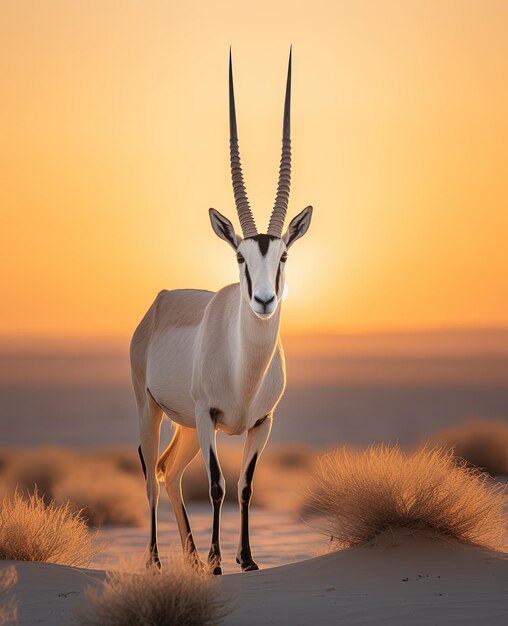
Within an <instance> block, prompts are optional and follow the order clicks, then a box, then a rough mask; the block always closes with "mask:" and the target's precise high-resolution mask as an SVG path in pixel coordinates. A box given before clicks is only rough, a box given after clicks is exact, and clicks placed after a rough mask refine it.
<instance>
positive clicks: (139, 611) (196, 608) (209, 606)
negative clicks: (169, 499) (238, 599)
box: [79, 559, 228, 626]
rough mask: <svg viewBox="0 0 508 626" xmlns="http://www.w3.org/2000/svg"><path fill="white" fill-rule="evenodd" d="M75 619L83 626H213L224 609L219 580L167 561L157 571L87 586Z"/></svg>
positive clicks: (116, 576)
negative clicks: (160, 569)
mask: <svg viewBox="0 0 508 626" xmlns="http://www.w3.org/2000/svg"><path fill="white" fill-rule="evenodd" d="M86 596H87V600H88V603H87V606H86V607H84V608H83V609H82V612H81V615H79V620H80V623H81V624H83V625H86V626H92V625H93V624H97V625H99V624H100V625H101V626H125V624H136V625H137V626H177V625H178V626H216V625H218V624H220V623H221V622H222V619H223V617H224V616H225V615H226V614H227V612H228V610H227V607H226V604H225V603H224V601H223V600H222V599H221V597H220V590H219V585H218V581H217V580H216V579H213V577H212V576H211V575H210V574H208V573H204V572H198V571H196V570H195V569H192V568H191V567H190V566H188V565H185V564H184V563H183V561H182V560H180V559H179V560H178V561H177V560H176V559H172V563H171V564H170V567H168V568H165V569H164V570H163V571H162V572H160V571H159V570H157V569H155V568H148V569H144V571H139V572H136V573H127V572H112V573H108V577H107V579H106V581H105V582H104V583H103V585H102V586H101V587H100V588H99V589H97V588H95V587H94V588H89V589H88V590H87V593H86Z"/></svg>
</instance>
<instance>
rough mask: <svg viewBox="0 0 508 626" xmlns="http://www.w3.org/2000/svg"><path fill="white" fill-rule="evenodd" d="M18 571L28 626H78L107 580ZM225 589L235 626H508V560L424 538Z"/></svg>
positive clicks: (85, 574) (27, 566)
mask: <svg viewBox="0 0 508 626" xmlns="http://www.w3.org/2000/svg"><path fill="white" fill-rule="evenodd" d="M11 564H14V565H15V567H16V570H17V572H18V577H19V580H18V583H17V584H16V586H15V593H16V595H17V598H18V602H19V624H21V625H25V624H26V625H29V624H51V625H56V624H74V623H76V622H75V614H76V613H75V612H76V610H78V608H79V605H80V603H81V602H82V601H83V593H84V590H85V588H86V586H87V585H88V584H97V583H98V581H100V580H101V579H103V577H104V576H105V572H104V571H101V570H84V569H79V568H70V567H66V566H61V565H49V564H44V563H24V562H23V563H22V562H16V563H13V562H9V561H6V562H3V563H1V564H0V568H3V567H6V566H8V565H11ZM221 589H222V592H223V594H224V596H225V597H227V598H230V599H232V600H233V604H234V608H233V611H232V612H231V613H230V614H229V616H228V617H227V618H226V620H225V625H226V626H228V625H229V626H238V624H242V626H251V625H252V626H254V625H259V624H266V625H273V626H277V625H281V626H282V625H284V626H287V625H289V624H291V626H299V625H301V626H310V625H312V626H314V625H316V626H317V625H320V624H323V625H325V624H326V625H328V624H347V625H355V624H376V625H383V624H386V625H391V626H397V625H401V626H402V625H404V626H406V625H413V624H422V625H426V626H428V625H429V624H437V625H442V624H478V625H479V624H481V625H482V626H490V625H495V624H503V625H504V624H506V623H508V559H507V558H506V556H505V555H503V554H501V553H494V552H488V551H485V550H482V549H480V548H475V547H471V546H464V545H460V544H455V543H447V542H443V541H442V540H436V539H433V538H429V537H426V536H422V535H419V536H410V535H407V534H402V535H399V536H395V537H393V538H392V539H391V540H390V542H387V541H384V542H383V544H382V545H376V546H363V547H358V548H351V549H347V550H343V551H341V552H335V553H330V554H326V555H324V556H320V557H314V558H311V559H307V560H304V561H300V562H297V563H293V564H289V565H282V566H280V567H273V568H268V569H265V570H261V571H259V572H250V573H244V574H241V573H237V574H229V575H225V576H223V577H222V579H221Z"/></svg>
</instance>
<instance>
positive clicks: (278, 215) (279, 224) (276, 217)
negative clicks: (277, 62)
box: [268, 46, 293, 237]
mask: <svg viewBox="0 0 508 626" xmlns="http://www.w3.org/2000/svg"><path fill="white" fill-rule="evenodd" d="M292 51H293V47H292V46H291V48H290V50H289V64H288V77H287V81H286V100H285V102H284V125H283V130H282V154H281V157H280V167H279V182H278V184H277V195H276V196H275V204H274V206H273V210H272V215H271V216H270V223H269V224H268V234H269V235H275V237H281V236H282V229H283V228H284V220H285V219H286V213H287V210H288V202H289V189H290V186H291V54H292Z"/></svg>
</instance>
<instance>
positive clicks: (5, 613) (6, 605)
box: [0, 565, 18, 626]
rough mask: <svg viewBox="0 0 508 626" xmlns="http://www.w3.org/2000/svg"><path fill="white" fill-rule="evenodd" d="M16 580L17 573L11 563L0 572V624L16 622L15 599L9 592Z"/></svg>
mask: <svg viewBox="0 0 508 626" xmlns="http://www.w3.org/2000/svg"><path fill="white" fill-rule="evenodd" d="M17 580H18V575H17V573H16V569H15V568H14V567H13V566H12V565H11V566H10V567H6V568H5V569H4V570H2V571H1V572H0V626H4V624H5V625H7V624H17V623H18V609H17V605H16V599H15V598H14V596H13V595H12V594H11V588H12V587H13V586H14V585H15V584H16V582H17Z"/></svg>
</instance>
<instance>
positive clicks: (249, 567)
mask: <svg viewBox="0 0 508 626" xmlns="http://www.w3.org/2000/svg"><path fill="white" fill-rule="evenodd" d="M236 562H237V563H238V565H240V566H241V568H242V572H255V571H256V570H258V569H259V566H258V564H257V563H255V562H254V561H253V560H252V559H251V560H250V561H245V562H243V563H242V561H240V559H238V558H237V559H236Z"/></svg>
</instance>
